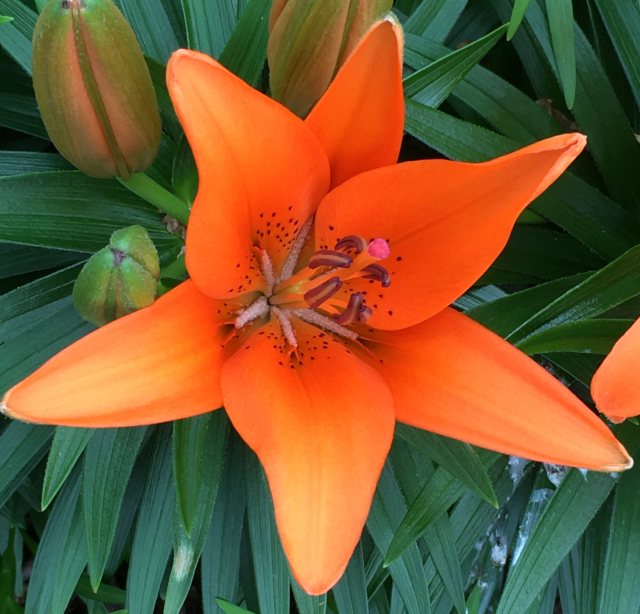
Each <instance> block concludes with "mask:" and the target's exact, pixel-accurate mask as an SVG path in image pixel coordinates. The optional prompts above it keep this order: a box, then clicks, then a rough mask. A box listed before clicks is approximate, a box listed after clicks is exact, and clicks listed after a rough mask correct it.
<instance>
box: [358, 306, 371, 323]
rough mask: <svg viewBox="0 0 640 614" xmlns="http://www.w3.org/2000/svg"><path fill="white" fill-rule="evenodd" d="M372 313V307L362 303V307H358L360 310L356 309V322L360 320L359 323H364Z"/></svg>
mask: <svg viewBox="0 0 640 614" xmlns="http://www.w3.org/2000/svg"><path fill="white" fill-rule="evenodd" d="M372 315H373V309H371V307H369V306H367V305H362V307H360V311H358V322H360V324H364V323H365V322H367V321H368V320H369V318H370V317H371V316H372Z"/></svg>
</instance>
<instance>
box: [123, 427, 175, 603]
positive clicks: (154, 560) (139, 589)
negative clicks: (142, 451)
mask: <svg viewBox="0 0 640 614" xmlns="http://www.w3.org/2000/svg"><path fill="white" fill-rule="evenodd" d="M149 449H150V450H151V459H150V460H149V466H148V468H147V475H146V480H145V485H144V492H143V494H142V501H141V503H140V511H139V512H138V521H137V525H136V528H135V533H134V535H133V543H132V545H131V558H130V560H129V575H128V578H127V595H126V605H127V609H128V610H129V611H130V612H136V614H152V612H153V611H154V607H155V604H156V601H157V599H158V592H159V591H160V584H161V583H162V578H163V576H164V572H165V569H166V568H167V562H168V561H169V555H170V554H171V546H172V545H173V534H172V532H173V511H174V505H175V484H174V479H173V463H172V460H171V426H170V425H161V426H159V427H158V428H157V429H156V431H155V433H154V434H153V436H152V439H151V442H150V443H149Z"/></svg>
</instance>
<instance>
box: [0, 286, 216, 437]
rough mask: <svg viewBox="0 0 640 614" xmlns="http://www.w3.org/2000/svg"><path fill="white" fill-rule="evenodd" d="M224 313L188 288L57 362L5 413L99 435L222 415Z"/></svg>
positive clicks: (86, 340) (17, 389)
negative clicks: (104, 429) (102, 430)
mask: <svg viewBox="0 0 640 614" xmlns="http://www.w3.org/2000/svg"><path fill="white" fill-rule="evenodd" d="M222 308H223V306H222V304H221V303H220V302H219V301H215V300H212V299H209V298H207V297H205V296H204V295H202V294H201V293H200V292H199V291H198V290H197V289H196V287H195V285H194V284H193V282H191V281H187V282H185V283H183V284H181V285H180V286H178V287H177V288H176V289H174V290H172V291H171V292H169V293H167V294H165V295H164V296H163V297H161V298H160V299H158V300H157V301H156V302H155V303H154V304H153V305H151V306H150V307H147V308H145V309H141V310H140V311H136V312H135V313H133V314H131V315H128V316H126V317H124V318H121V319H120V320H116V321H114V322H112V323H111V324H108V325H106V326H104V327H102V328H99V329H98V330H96V331H95V332H93V333H91V334H89V335H87V336H86V337H83V338H82V339H80V340H79V341H77V342H76V343H74V344H72V345H70V346H69V347H68V348H66V349H64V350H63V351H62V352H60V353H59V354H57V355H56V356H54V357H53V358H52V359H51V360H49V361H48V362H47V363H45V364H44V365H43V366H42V367H40V368H39V369H38V370H37V371H36V372H35V373H33V374H32V375H31V376H29V377H28V378H27V379H25V380H24V381H22V382H21V383H19V384H18V385H17V386H14V387H13V388H12V389H11V390H9V392H7V394H6V395H5V397H4V399H3V401H2V411H3V412H4V413H6V414H7V415H8V416H10V417H12V418H16V419H18V420H25V421H27V422H36V423H41V424H60V425H64V426H82V427H98V428H100V427H116V426H136V425H141V424H153V423H156V422H165V421H168V420H177V419H179V418H186V417H189V416H195V415H197V414H202V413H204V412H207V411H211V410H213V409H217V408H218V407H220V406H221V405H222V398H221V393H220V383H219V381H220V367H221V364H222V349H221V340H222V334H223V331H224V328H223V327H220V326H219V322H220V319H221V318H222V317H223V316H225V314H224V313H219V309H222Z"/></svg>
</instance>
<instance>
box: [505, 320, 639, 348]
mask: <svg viewBox="0 0 640 614" xmlns="http://www.w3.org/2000/svg"><path fill="white" fill-rule="evenodd" d="M632 324H633V320H604V319H602V320H600V319H599V320H585V321H584V322H571V323H569V324H560V325H559V326H555V327H553V328H547V329H544V330H543V331H541V332H539V333H537V334H534V335H531V336H530V337H527V338H526V339H525V340H524V341H522V342H521V343H518V344H517V347H518V348H520V349H521V350H522V351H523V352H525V353H527V354H546V353H547V352H584V353H586V354H608V353H609V352H610V351H611V348H612V347H613V345H614V344H615V343H616V341H617V340H618V339H619V338H620V337H621V336H622V335H623V334H624V333H625V332H626V331H627V330H629V328H630V327H631V325H632Z"/></svg>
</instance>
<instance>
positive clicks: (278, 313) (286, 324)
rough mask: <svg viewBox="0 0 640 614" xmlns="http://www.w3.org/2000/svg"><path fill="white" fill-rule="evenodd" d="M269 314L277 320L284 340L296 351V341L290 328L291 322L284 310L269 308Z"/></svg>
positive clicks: (291, 327)
mask: <svg viewBox="0 0 640 614" xmlns="http://www.w3.org/2000/svg"><path fill="white" fill-rule="evenodd" d="M271 312H272V313H273V315H274V316H275V317H276V318H277V319H278V322H279V323H280V328H281V329H282V334H283V335H284V338H285V339H286V340H287V341H288V342H289V345H291V346H292V347H294V348H296V349H297V347H298V340H297V339H296V335H295V333H294V332H293V326H291V320H289V318H288V317H287V314H286V313H285V312H284V310H282V309H279V308H278V307H271Z"/></svg>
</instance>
